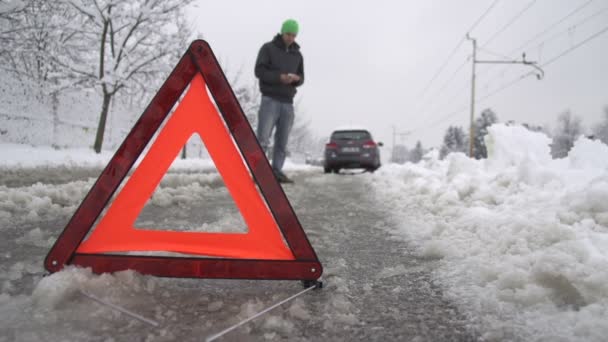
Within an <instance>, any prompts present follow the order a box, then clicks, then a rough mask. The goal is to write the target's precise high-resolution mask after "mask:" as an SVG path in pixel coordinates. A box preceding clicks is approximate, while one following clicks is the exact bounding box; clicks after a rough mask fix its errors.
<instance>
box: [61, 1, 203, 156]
mask: <svg viewBox="0 0 608 342" xmlns="http://www.w3.org/2000/svg"><path fill="white" fill-rule="evenodd" d="M64 1H66V3H68V4H69V5H70V6H72V8H73V9H74V10H76V11H77V12H78V13H79V18H78V19H79V20H76V21H75V22H73V24H72V25H77V26H78V27H77V30H76V31H75V32H74V34H73V35H72V41H74V42H80V44H78V46H76V47H74V46H72V47H71V48H69V49H68V48H67V47H64V50H63V51H62V52H63V53H60V54H57V58H56V60H55V61H54V62H55V63H57V64H58V65H59V66H60V67H62V68H63V70H64V71H65V73H64V75H63V78H64V79H65V80H68V82H70V83H72V84H79V85H81V86H85V87H93V88H95V89H98V91H100V93H101V96H102V105H101V111H100V115H99V125H98V128H97V134H96V137H95V143H94V146H93V147H94V149H95V151H96V152H97V153H99V152H100V151H101V147H102V143H103V136H104V131H105V126H106V119H107V115H108V110H109V108H110V103H111V101H112V100H113V98H114V96H115V95H116V94H118V93H119V92H122V93H124V94H127V95H130V96H137V95H142V94H145V93H147V92H149V91H151V90H153V89H155V88H157V85H158V84H159V81H161V80H163V79H164V78H165V77H166V75H167V74H168V72H169V71H170V70H171V68H172V66H173V65H174V64H175V63H176V61H177V59H178V58H179V56H180V55H181V54H182V53H183V51H184V50H185V48H186V44H187V40H188V39H189V36H190V30H189V28H188V27H187V24H186V20H185V17H184V14H183V7H184V6H186V5H187V4H189V3H190V2H191V1H192V0H133V1H119V0H64ZM73 28H74V29H76V28H75V27H73Z"/></svg>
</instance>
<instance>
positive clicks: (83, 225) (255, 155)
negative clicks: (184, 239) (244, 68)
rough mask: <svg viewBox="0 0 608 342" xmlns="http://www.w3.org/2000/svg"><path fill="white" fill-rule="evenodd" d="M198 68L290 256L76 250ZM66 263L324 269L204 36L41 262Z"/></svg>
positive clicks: (302, 275)
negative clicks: (232, 256)
mask: <svg viewBox="0 0 608 342" xmlns="http://www.w3.org/2000/svg"><path fill="white" fill-rule="evenodd" d="M197 73H199V74H200V75H202V77H203V79H204V81H205V83H206V85H207V87H208V89H209V92H210V94H211V95H212V97H213V99H214V100H215V103H216V105H217V107H218V109H219V113H220V114H221V116H222V118H223V120H224V122H225V123H226V126H227V128H228V130H229V132H230V133H231V135H232V138H233V139H234V142H235V144H236V145H237V147H238V149H239V151H240V153H241V154H242V156H243V159H244V161H245V163H246V164H247V167H248V168H249V170H250V171H251V175H252V176H253V179H254V181H255V182H256V183H257V185H258V187H259V189H260V192H261V195H262V196H263V198H264V199H265V201H266V203H267V205H268V208H269V209H270V212H271V213H272V215H273V217H274V219H275V220H276V223H277V225H278V227H279V229H280V231H281V234H282V235H283V237H284V239H285V242H286V243H287V246H288V247H289V249H290V250H291V252H292V253H293V256H294V260H254V259H229V258H202V257H200V258H199V257H172V256H171V257H169V256H137V255H123V254H120V255H118V254H93V253H91V254H89V253H77V249H78V246H79V245H80V244H81V243H82V241H83V240H84V238H85V236H86V235H87V233H88V232H89V231H90V230H91V229H92V228H93V225H94V224H95V221H96V220H97V218H98V217H99V215H100V214H101V212H102V211H103V209H104V208H105V207H106V205H107V204H108V202H109V201H110V199H111V198H112V196H113V194H114V192H115V191H116V190H117V189H118V187H119V186H120V184H121V183H122V181H123V179H124V178H125V177H126V176H127V174H128V172H129V171H130V170H131V168H132V167H133V165H134V164H135V162H136V160H137V159H138V157H139V156H140V154H141V153H142V152H143V151H144V148H145V147H146V145H147V144H148V142H149V141H150V140H151V139H152V137H153V136H154V134H155V133H156V132H157V131H158V130H159V128H160V127H161V124H162V123H163V121H164V120H165V118H166V117H167V115H169V113H170V111H171V109H172V107H173V106H174V105H175V103H176V102H177V101H178V99H179V98H180V96H181V94H182V93H183V92H184V90H185V89H186V87H187V86H188V85H189V84H190V81H191V80H192V79H193V77H194V76H195V75H196V74H197ZM70 264H71V265H78V266H82V267H91V268H92V270H93V272H94V273H106V272H110V273H111V272H117V271H122V270H134V271H137V272H139V273H142V274H147V275H154V276H160V277H179V278H224V279H273V280H281V279H284V280H307V281H308V280H317V279H318V278H319V277H320V276H321V274H322V272H323V268H322V266H321V263H320V262H319V260H318V258H317V255H316V253H315V251H314V249H313V248H312V246H311V244H310V242H309V241H308V238H307V237H306V234H305V233H304V230H303V229H302V226H301V225H300V222H299V221H298V219H297V217H296V215H295V212H294V210H293V208H292V207H291V205H290V203H289V201H288V199H287V196H286V195H285V193H284V192H283V189H282V188H281V186H280V185H279V183H278V182H277V180H276V178H275V176H274V173H273V172H272V168H271V166H270V164H269V163H268V160H267V159H266V155H265V154H264V152H263V151H262V148H261V147H260V145H259V143H258V140H257V139H256V137H255V134H254V132H253V130H252V128H251V126H250V124H249V121H248V120H247V118H246V116H245V114H244V113H243V110H242V108H241V106H240V105H239V103H238V100H237V99H236V97H235V95H234V93H233V91H232V88H231V87H230V85H229V84H228V81H227V80H226V76H225V75H224V73H223V72H222V70H221V68H220V66H219V63H218V61H217V59H216V58H215V55H214V54H213V51H212V50H211V48H210V46H209V44H208V43H207V42H206V41H204V40H196V41H194V42H192V44H191V45H190V47H189V48H188V50H187V51H186V53H185V54H184V56H182V58H181V59H180V61H179V63H178V64H177V66H176V67H175V68H174V69H173V71H172V72H171V74H170V75H169V77H168V78H167V80H166V81H165V83H164V84H163V85H162V87H161V88H160V90H159V91H158V92H157V94H156V95H155V96H154V98H153V99H152V102H151V103H150V104H149V105H148V107H147V108H146V109H145V110H144V112H143V114H142V115H141V117H140V118H139V120H138V121H137V122H136V123H135V125H134V126H133V128H132V129H131V131H130V132H129V134H128V135H127V137H126V138H125V140H124V142H123V143H122V145H121V146H120V147H119V148H118V150H117V151H116V153H115V154H114V156H113V157H112V159H111V160H110V162H109V163H108V165H107V166H106V168H105V169H104V170H103V171H102V173H101V175H100V176H99V178H98V179H97V181H96V182H95V184H94V185H93V187H92V188H91V190H90V191H89V193H88V194H87V196H86V197H85V199H84V200H83V202H82V203H81V205H80V206H79V207H78V209H77V210H76V212H75V213H74V216H72V218H71V219H70V221H69V222H68V224H67V226H66V227H65V229H64V230H63V232H62V233H61V235H60V236H59V238H58V239H57V241H56V242H55V244H54V245H53V247H52V248H51V250H50V251H49V253H48V254H47V256H46V259H45V261H44V266H45V268H46V269H47V270H48V271H49V272H51V273H54V272H57V271H60V270H61V269H63V268H64V267H65V266H66V265H70Z"/></svg>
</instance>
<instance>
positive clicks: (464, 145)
mask: <svg viewBox="0 0 608 342" xmlns="http://www.w3.org/2000/svg"><path fill="white" fill-rule="evenodd" d="M468 148H469V143H468V138H467V136H466V134H465V133H464V129H463V128H462V127H456V126H450V127H448V129H447V131H446V132H445V135H444V136H443V145H442V146H441V149H440V151H439V156H440V157H441V158H442V159H443V158H445V156H447V155H448V154H450V153H452V152H462V153H467V151H468Z"/></svg>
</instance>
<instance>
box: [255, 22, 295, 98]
mask: <svg viewBox="0 0 608 342" xmlns="http://www.w3.org/2000/svg"><path fill="white" fill-rule="evenodd" d="M289 73H291V74H297V75H299V76H300V81H298V82H293V83H291V84H283V83H281V79H280V75H281V74H289ZM255 76H256V77H257V78H258V79H259V80H260V91H261V92H262V95H265V96H268V97H271V98H273V99H276V100H278V101H281V102H287V103H293V97H294V96H295V95H296V92H297V90H296V87H299V86H301V85H302V83H304V58H303V57H302V54H301V53H300V46H299V45H298V44H297V43H295V42H294V43H293V44H291V45H290V46H289V47H287V46H286V45H285V42H284V41H283V38H282V37H281V35H280V34H277V35H276V36H275V37H274V39H273V40H272V41H270V42H268V43H266V44H264V45H262V48H261V49H260V52H259V53H258V58H257V60H256V62H255Z"/></svg>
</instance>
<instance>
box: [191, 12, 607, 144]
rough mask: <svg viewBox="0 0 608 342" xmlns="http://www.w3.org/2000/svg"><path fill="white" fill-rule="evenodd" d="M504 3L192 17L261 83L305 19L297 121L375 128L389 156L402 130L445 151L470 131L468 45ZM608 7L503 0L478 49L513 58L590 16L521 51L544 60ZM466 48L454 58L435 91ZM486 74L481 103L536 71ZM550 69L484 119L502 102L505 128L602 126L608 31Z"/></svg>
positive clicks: (411, 139)
mask: <svg viewBox="0 0 608 342" xmlns="http://www.w3.org/2000/svg"><path fill="white" fill-rule="evenodd" d="M493 2H494V0H461V1H450V0H442V1H439V0H425V1H373V2H372V1H352V0H351V1H342V0H341V1H317V0H314V1H264V0H258V1H246V0H242V1H230V0H224V1H200V2H198V3H197V4H195V8H194V9H193V10H192V11H190V12H189V13H190V17H191V20H192V24H193V27H194V29H195V30H197V31H198V32H199V33H200V34H202V35H203V37H204V39H206V40H207V41H208V42H209V43H210V45H211V47H212V48H213V50H214V52H215V53H216V55H217V56H218V57H219V58H220V59H221V60H222V61H223V62H224V64H226V65H228V67H229V68H231V69H234V70H236V69H238V68H241V67H242V68H243V72H244V76H245V77H249V78H251V79H252V80H253V79H254V75H253V67H254V62H255V58H256V55H257V52H258V50H259V48H260V46H261V45H262V44H263V43H265V42H267V41H269V40H270V39H271V38H272V37H273V36H274V35H275V34H276V33H277V32H278V31H279V29H280V26H281V23H282V21H283V20H285V19H287V18H294V19H296V20H298V22H299V23H300V34H299V35H298V37H297V41H298V43H299V44H300V45H301V48H302V53H303V55H304V61H305V73H306V83H305V84H304V85H303V86H302V87H301V88H300V91H299V93H298V95H297V99H296V100H299V101H300V103H301V107H300V112H299V113H297V115H300V116H302V117H304V118H305V120H308V121H310V123H311V127H312V128H313V130H314V131H315V133H316V134H318V135H320V136H327V135H329V133H330V132H331V131H332V129H333V128H335V127H337V126H340V125H345V124H357V125H363V126H365V127H368V128H369V129H370V131H371V132H372V134H373V135H374V136H375V137H376V139H377V140H380V141H383V142H385V143H386V154H388V153H390V148H391V140H392V127H393V126H395V127H397V129H398V131H411V134H410V135H408V136H407V137H404V138H403V140H402V143H404V144H406V145H408V147H412V146H413V145H414V144H415V142H416V140H421V141H422V142H423V145H424V146H425V147H430V146H439V145H440V144H441V140H442V137H443V133H444V132H445V129H446V128H447V127H448V126H449V125H454V124H455V125H461V126H466V127H468V120H469V102H470V78H471V63H470V61H469V62H467V58H468V56H470V54H471V52H472V44H471V42H469V41H465V42H463V43H462V44H458V43H459V42H460V40H461V39H462V37H463V36H464V35H465V33H466V31H467V30H468V29H469V28H470V27H471V26H472V25H473V24H474V22H475V21H476V20H477V19H478V18H480V17H481V15H482V14H483V13H484V12H485V11H486V9H488V8H489V7H490V5H491V4H492V3H493ZM530 4H532V5H531V6H530ZM528 7H529V9H528V10H525V9H526V8H528ZM607 8H608V1H606V0H591V1H590V0H537V1H530V0H499V1H498V2H497V3H496V5H495V7H493V8H492V10H491V11H490V12H489V14H488V15H487V16H486V17H485V18H484V19H483V20H482V21H481V22H480V23H479V25H478V26H477V27H475V29H474V30H472V32H471V35H472V36H473V37H475V38H477V39H478V44H479V46H481V47H484V48H485V49H484V50H482V49H480V50H478V59H501V57H499V56H498V55H507V56H510V55H509V53H512V52H513V50H514V49H515V48H517V47H519V46H521V45H522V44H523V43H525V42H527V41H528V40H530V39H532V38H534V37H535V36H537V35H538V34H539V33H541V32H542V31H543V30H545V29H547V28H549V27H550V26H551V25H553V24H554V23H556V22H558V21H559V20H560V19H561V18H563V17H565V16H566V15H568V14H569V13H572V12H573V11H575V10H576V9H578V12H576V13H575V14H573V15H571V16H570V17H569V18H568V19H567V20H565V21H564V22H562V23H561V24H560V25H558V26H556V27H555V28H553V29H551V30H549V31H548V32H546V33H545V34H543V35H541V36H540V37H538V38H537V39H535V40H534V41H533V42H531V43H530V44H528V46H526V47H525V48H523V49H520V50H518V51H517V52H516V53H513V54H512V57H519V56H520V55H521V52H523V51H525V52H526V53H527V59H528V60H533V61H539V62H540V64H543V63H545V62H548V61H550V60H551V59H552V57H555V56H558V55H559V54H560V53H562V52H563V51H566V50H567V49H569V48H571V47H574V46H575V45H576V44H577V43H578V42H581V41H583V40H585V39H586V38H588V37H590V36H592V35H593V34H594V33H597V32H599V31H601V30H603V29H604V28H606V27H608V9H607ZM519 13H522V14H521V16H519V18H518V19H516V20H515V21H513V20H514V18H515V17H516V16H517V15H518V14H519ZM586 18H590V19H588V20H587V21H586V22H585V23H584V24H580V25H576V26H575V24H576V23H579V22H581V21H584V20H585V19H586ZM509 23H512V24H511V25H510V26H508V27H506V26H507V25H508V24H509ZM503 28H504V30H501V29H503ZM560 33H561V34H560ZM490 39H491V40H490ZM489 40H490V41H489ZM456 46H459V47H458V49H457V51H456V52H455V53H454V55H453V58H451V59H450V60H449V63H448V64H447V65H446V67H445V69H444V70H443V72H442V73H440V74H439V76H438V77H437V78H436V79H435V80H434V81H433V82H432V83H430V87H428V88H427V85H428V84H429V82H430V81H431V79H432V78H433V76H434V75H435V74H436V72H437V71H438V70H439V68H440V67H441V66H442V64H443V63H444V62H445V61H446V59H447V58H448V56H449V55H450V53H451V52H452V51H453V50H454V48H455V47H456ZM463 64H464V65H463ZM460 66H462V67H461V68H460V71H459V72H458V73H455V72H456V71H457V70H458V68H459V67H460ZM477 68H478V79H477V99H478V100H479V99H481V98H483V97H484V96H486V95H487V94H489V93H491V92H493V91H494V90H496V89H499V88H500V87H502V86H503V85H505V84H507V83H509V82H510V81H512V80H514V79H517V78H518V77H519V76H520V75H523V74H525V73H527V72H528V71H532V69H531V68H529V67H526V66H522V65H512V66H508V67H507V68H506V69H505V66H486V65H478V67H477ZM503 70H504V71H503ZM545 72H546V74H545V78H544V79H543V80H541V81H538V80H536V78H534V77H529V78H526V79H524V80H522V81H520V82H517V83H516V84H514V85H513V86H511V87H509V88H506V89H505V90H504V91H500V92H498V93H497V94H496V95H494V96H492V97H489V98H487V99H485V100H484V101H482V102H480V103H478V104H477V105H476V106H477V110H476V115H478V114H479V112H480V111H481V110H483V109H484V108H487V107H490V108H492V109H493V110H494V111H495V112H496V113H497V114H498V117H499V119H500V120H501V121H507V120H515V121H517V122H529V123H532V124H538V125H545V124H553V123H554V121H555V118H556V116H557V115H558V114H559V113H560V112H563V111H564V110H567V109H570V110H571V111H572V112H573V113H574V114H576V115H580V116H581V117H583V119H584V123H585V124H586V126H587V127H590V126H591V125H592V124H594V123H595V122H597V121H599V120H600V117H601V115H602V112H603V108H604V107H605V106H606V105H608V32H606V33H605V34H603V35H601V36H599V37H597V38H596V39H594V40H592V41H590V42H588V43H587V44H585V45H583V46H581V47H580V48H578V49H576V50H574V51H572V52H571V53H569V54H567V55H565V56H563V57H562V58H560V59H558V60H556V61H555V62H553V63H552V64H550V65H548V66H547V67H546V69H545ZM452 77H453V80H452V81H451V82H450V83H448V81H449V80H450V78H452ZM425 89H426V91H425ZM398 142H399V138H398ZM386 154H385V155H386Z"/></svg>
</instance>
